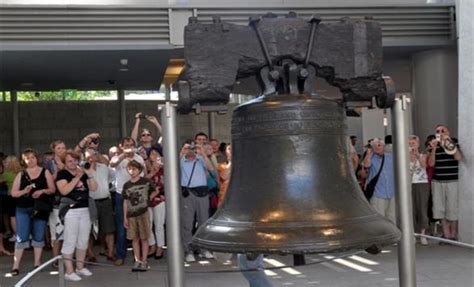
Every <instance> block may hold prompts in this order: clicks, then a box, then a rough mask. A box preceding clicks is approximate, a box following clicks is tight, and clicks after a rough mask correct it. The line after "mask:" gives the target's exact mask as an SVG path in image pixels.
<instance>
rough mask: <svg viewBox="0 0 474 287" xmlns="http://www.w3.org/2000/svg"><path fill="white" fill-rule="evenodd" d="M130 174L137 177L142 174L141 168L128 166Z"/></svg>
mask: <svg viewBox="0 0 474 287" xmlns="http://www.w3.org/2000/svg"><path fill="white" fill-rule="evenodd" d="M127 171H128V174H130V176H131V177H136V176H139V175H140V170H139V169H138V168H136V167H133V166H129V167H127Z"/></svg>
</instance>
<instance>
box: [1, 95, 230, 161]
mask: <svg viewBox="0 0 474 287" xmlns="http://www.w3.org/2000/svg"><path fill="white" fill-rule="evenodd" d="M157 107H158V102H156V101H127V102H126V110H127V119H129V120H128V121H127V131H128V132H129V133H130V131H131V129H132V127H133V124H134V121H135V120H134V117H135V113H137V112H142V113H144V114H147V115H155V116H157V117H158V112H157ZM11 116H12V108H11V103H8V102H2V103H0V151H3V152H5V153H8V154H11V153H12V152H13V146H12V145H13V143H12V119H11ZM230 121H231V113H230V112H229V113H228V114H226V115H217V116H216V131H215V134H216V137H217V138H218V139H221V140H223V141H226V142H228V141H230ZM19 122H20V149H21V150H23V149H24V148H26V147H32V148H35V149H37V150H38V151H39V152H45V151H47V150H48V149H49V148H48V146H49V143H50V142H51V141H53V140H55V139H62V140H64V141H65V142H66V144H67V146H68V147H73V146H74V145H76V144H77V142H78V141H79V140H80V139H81V138H82V137H83V136H85V135H86V134H88V133H92V132H99V133H100V134H101V150H102V152H105V151H106V150H107V148H108V147H110V146H113V145H117V144H118V142H119V140H120V138H121V136H120V116H119V106H118V102H116V101H100V102H96V101H91V102H20V103H19ZM141 127H144V128H149V129H152V131H154V129H153V126H152V125H151V124H149V122H146V121H145V122H144V123H143V124H142V125H141ZM177 128H178V137H179V138H178V139H179V143H181V142H183V141H184V140H185V139H188V138H192V137H193V136H194V134H195V133H197V132H199V131H204V132H206V133H207V132H208V130H207V114H201V115H194V114H190V115H180V116H179V119H178V127H177Z"/></svg>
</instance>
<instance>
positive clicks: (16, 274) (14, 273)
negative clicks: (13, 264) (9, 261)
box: [10, 269, 20, 276]
mask: <svg viewBox="0 0 474 287" xmlns="http://www.w3.org/2000/svg"><path fill="white" fill-rule="evenodd" d="M10 275H11V276H18V275H20V270H18V269H12V271H10Z"/></svg>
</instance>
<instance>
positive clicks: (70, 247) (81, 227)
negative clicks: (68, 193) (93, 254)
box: [61, 207, 92, 255]
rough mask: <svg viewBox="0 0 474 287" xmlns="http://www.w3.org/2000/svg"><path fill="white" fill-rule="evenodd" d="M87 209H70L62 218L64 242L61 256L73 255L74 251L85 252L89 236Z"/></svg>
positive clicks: (89, 224) (89, 220) (89, 226)
mask: <svg viewBox="0 0 474 287" xmlns="http://www.w3.org/2000/svg"><path fill="white" fill-rule="evenodd" d="M91 224H92V223H91V218H90V215H89V208H87V207H81V208H71V209H69V210H68V212H67V213H66V216H65V217H64V241H63V247H62V249H61V253H62V254H66V255H69V254H73V253H74V249H79V250H87V246H88V245H89V235H90V234H91Z"/></svg>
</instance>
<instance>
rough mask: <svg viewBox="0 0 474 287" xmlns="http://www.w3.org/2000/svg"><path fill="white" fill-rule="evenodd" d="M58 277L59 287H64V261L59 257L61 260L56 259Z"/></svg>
mask: <svg viewBox="0 0 474 287" xmlns="http://www.w3.org/2000/svg"><path fill="white" fill-rule="evenodd" d="M58 277H59V284H58V286H59V287H64V286H65V285H64V259H63V257H62V256H61V258H59V259H58Z"/></svg>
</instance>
